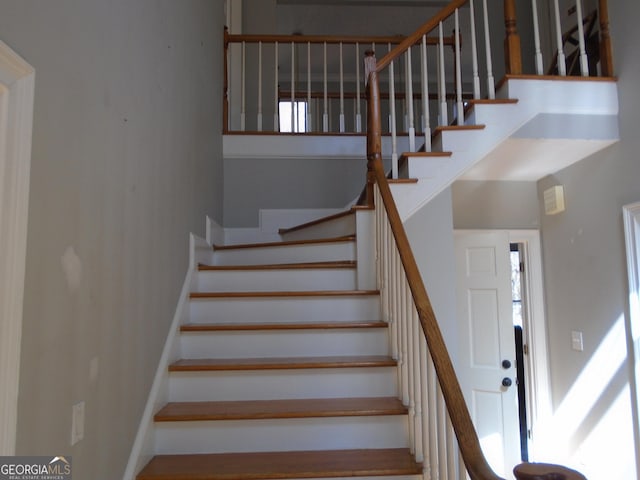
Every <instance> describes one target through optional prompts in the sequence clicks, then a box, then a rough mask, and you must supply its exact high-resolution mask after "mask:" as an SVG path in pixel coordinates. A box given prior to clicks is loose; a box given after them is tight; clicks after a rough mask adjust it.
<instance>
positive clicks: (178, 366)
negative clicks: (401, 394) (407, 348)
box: [169, 355, 397, 372]
mask: <svg viewBox="0 0 640 480" xmlns="http://www.w3.org/2000/svg"><path fill="white" fill-rule="evenodd" d="M396 364H397V363H396V361H395V360H394V359H393V358H391V357H388V356H384V355H363V356H331V357H283V358H194V359H181V360H178V361H176V362H174V363H172V364H171V365H169V371H170V372H198V371H231V370H298V369H306V368H310V369H316V368H358V367H390V366H395V365H396Z"/></svg>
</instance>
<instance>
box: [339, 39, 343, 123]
mask: <svg viewBox="0 0 640 480" xmlns="http://www.w3.org/2000/svg"><path fill="white" fill-rule="evenodd" d="M340 133H344V72H343V67H342V42H340Z"/></svg>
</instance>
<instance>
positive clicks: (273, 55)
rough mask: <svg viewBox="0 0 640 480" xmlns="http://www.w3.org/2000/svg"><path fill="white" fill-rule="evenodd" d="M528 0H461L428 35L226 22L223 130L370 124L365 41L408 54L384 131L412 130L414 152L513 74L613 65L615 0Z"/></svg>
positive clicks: (386, 92)
mask: <svg viewBox="0 0 640 480" xmlns="http://www.w3.org/2000/svg"><path fill="white" fill-rule="evenodd" d="M530 1H531V10H529V11H528V12H527V14H526V16H525V15H524V14H522V13H521V14H520V15H517V13H519V12H516V9H515V7H514V5H515V3H514V2H512V1H505V2H504V5H503V2H497V1H495V0H492V1H487V0H475V2H474V1H469V2H461V6H460V7H459V15H457V16H456V15H452V16H450V17H447V18H446V19H444V20H443V22H442V24H441V25H438V27H437V28H436V29H434V30H433V31H432V32H431V33H430V34H429V35H428V36H426V37H425V38H422V37H421V36H419V35H412V36H410V37H400V36H392V37H382V36H371V37H354V36H351V37H350V36H343V37H338V36H306V35H231V34H229V33H228V32H225V42H224V45H225V84H224V93H223V94H224V117H223V126H224V132H225V133H242V132H244V133H272V134H273V133H289V132H295V133H313V134H363V130H364V126H363V124H364V121H363V118H364V116H365V115H366V108H367V107H366V101H365V98H364V93H365V90H364V82H365V75H364V71H363V67H362V56H363V54H364V52H365V51H367V50H371V51H374V52H375V53H376V55H377V57H378V58H382V57H383V56H384V55H385V54H388V53H389V52H391V51H394V52H400V51H401V52H402V53H398V54H393V55H391V56H389V55H387V57H388V58H389V60H388V63H387V64H383V65H382V66H383V67H385V66H388V68H387V69H386V73H385V75H384V76H381V77H380V78H379V81H380V88H381V91H380V99H381V114H382V116H383V118H384V119H385V121H384V122H383V125H382V134H384V135H394V136H395V135H405V136H408V137H409V139H410V142H409V143H410V149H411V150H415V149H416V147H417V148H420V147H421V146H422V144H426V148H427V150H428V149H429V143H430V135H431V131H432V126H433V127H435V126H439V125H447V124H448V123H449V122H450V121H452V120H453V119H456V118H457V120H458V121H461V120H462V116H461V115H460V116H458V114H457V112H458V111H460V110H461V109H462V108H464V106H465V104H466V102H467V101H468V100H469V99H473V98H476V99H477V98H493V97H494V96H495V88H496V87H495V86H496V82H497V81H499V80H501V79H502V78H503V77H504V76H505V75H508V74H512V75H516V74H531V75H545V74H552V75H559V76H564V75H590V76H594V75H600V76H611V75H612V74H613V67H612V57H611V42H610V37H609V26H608V23H609V20H608V15H607V9H606V0H530ZM583 5H586V6H587V8H584V7H583ZM335 8H339V7H335ZM527 10H528V9H527ZM456 18H457V19H458V23H456ZM500 38H505V41H504V48H502V45H496V44H497V43H499V42H497V41H496V40H497V39H500ZM500 43H501V42H500ZM400 45H401V46H402V48H400V49H398V47H399V46H400ZM387 57H385V58H387ZM416 137H424V140H422V138H418V140H416ZM394 143H395V142H394ZM394 153H396V152H394Z"/></svg>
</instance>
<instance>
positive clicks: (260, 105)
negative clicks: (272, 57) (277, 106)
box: [256, 42, 262, 132]
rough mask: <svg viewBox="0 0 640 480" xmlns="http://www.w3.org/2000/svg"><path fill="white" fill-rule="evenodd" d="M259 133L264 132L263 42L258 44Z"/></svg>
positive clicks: (257, 120)
mask: <svg viewBox="0 0 640 480" xmlns="http://www.w3.org/2000/svg"><path fill="white" fill-rule="evenodd" d="M256 122H257V124H258V131H259V132H261V131H262V42H258V118H257V119H256Z"/></svg>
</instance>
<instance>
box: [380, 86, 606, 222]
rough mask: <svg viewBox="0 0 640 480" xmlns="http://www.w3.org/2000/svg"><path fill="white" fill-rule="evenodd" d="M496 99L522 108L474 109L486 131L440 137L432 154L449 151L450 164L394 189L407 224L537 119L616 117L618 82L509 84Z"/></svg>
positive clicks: (475, 119) (445, 133) (482, 106)
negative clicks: (513, 101)
mask: <svg viewBox="0 0 640 480" xmlns="http://www.w3.org/2000/svg"><path fill="white" fill-rule="evenodd" d="M498 97H499V98H515V99H517V100H518V103H516V104H502V105H491V104H489V105H487V104H477V105H475V106H474V111H473V114H472V117H471V121H472V122H474V123H475V124H478V125H479V124H483V125H485V128H484V129H483V130H459V131H455V130H453V131H448V130H445V131H443V132H441V134H440V136H439V137H438V138H437V139H436V142H434V145H433V148H434V150H436V151H437V150H440V151H451V152H452V156H451V158H450V159H449V161H448V162H445V163H440V164H439V165H438V166H437V168H435V170H436V171H435V172H431V173H430V177H431V178H419V179H418V180H419V181H418V183H416V184H408V185H407V184H395V185H393V184H392V185H391V191H392V193H393V196H394V199H395V200H396V203H397V206H398V210H399V212H400V216H401V218H402V220H403V221H405V220H407V219H408V218H409V217H411V216H412V215H413V214H414V213H416V212H417V211H418V210H420V208H422V207H423V206H424V205H425V204H426V203H427V202H429V201H430V200H431V199H432V198H433V197H435V196H436V195H437V194H438V193H440V192H441V191H442V190H444V189H445V188H446V187H448V186H449V185H451V183H453V182H454V181H455V180H456V179H457V178H458V177H459V176H460V175H462V174H463V173H464V172H465V171H467V170H468V169H469V168H471V167H472V166H473V165H475V164H476V163H477V162H478V161H480V160H481V159H482V158H484V157H485V156H486V155H488V154H489V153H490V152H491V151H492V150H494V149H495V148H496V147H497V146H498V145H499V144H500V143H501V142H503V141H505V140H506V139H508V138H509V137H511V136H512V135H513V134H514V133H516V132H517V131H518V130H519V129H520V128H522V127H523V126H524V125H525V124H526V123H527V122H529V121H530V120H532V119H534V118H535V117H536V116H537V115H540V114H571V115H616V114H617V113H618V96H617V86H616V83H615V82H606V81H605V82H603V81H597V80H596V81H586V80H581V81H579V82H576V81H568V80H567V81H557V80H556V81H550V80H533V79H509V81H508V82H507V83H506V84H505V86H504V87H503V88H502V89H501V90H500V92H499V95H498ZM585 99H589V100H588V101H585Z"/></svg>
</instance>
